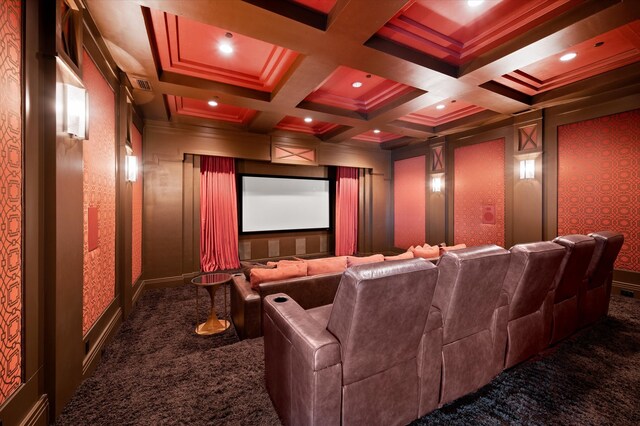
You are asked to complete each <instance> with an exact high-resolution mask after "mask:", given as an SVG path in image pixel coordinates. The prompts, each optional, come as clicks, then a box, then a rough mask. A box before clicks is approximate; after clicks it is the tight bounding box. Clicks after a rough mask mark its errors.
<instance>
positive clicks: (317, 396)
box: [263, 259, 439, 425]
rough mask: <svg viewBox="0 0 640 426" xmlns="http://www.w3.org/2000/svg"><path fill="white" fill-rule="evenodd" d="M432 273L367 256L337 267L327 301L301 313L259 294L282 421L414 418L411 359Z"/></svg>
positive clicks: (281, 299)
mask: <svg viewBox="0 0 640 426" xmlns="http://www.w3.org/2000/svg"><path fill="white" fill-rule="evenodd" d="M437 277H438V269H437V268H436V267H435V266H434V265H433V264H431V263H430V262H427V261H425V260H423V259H411V260H400V261H390V262H384V263H372V264H365V265H360V266H355V267H352V268H349V269H348V270H347V271H346V272H345V273H344V275H343V277H342V280H341V282H340V285H339V287H338V291H337V293H336V297H335V300H334V303H333V306H332V307H331V309H329V308H327V307H324V308H323V307H321V308H315V309H312V310H310V311H305V310H304V309H302V308H301V307H300V306H299V305H298V304H297V303H296V302H295V301H294V300H292V299H291V298H289V297H287V296H286V295H285V294H277V295H271V296H267V297H266V298H265V309H264V323H263V324H264V346H265V370H266V374H265V375H266V384H267V390H268V392H269V395H270V397H271V399H272V401H273V403H274V406H275V407H276V411H277V412H278V414H279V416H280V418H281V420H282V421H283V422H284V423H285V424H294V425H299V424H305V425H328V424H335V425H337V424H367V425H374V424H380V425H392V424H406V423H408V422H410V421H411V420H413V419H415V418H417V417H418V411H419V407H418V406H419V402H418V401H419V395H420V392H421V388H420V386H421V382H420V377H419V372H418V367H417V366H418V363H419V361H418V357H419V355H420V351H421V348H423V347H424V345H427V343H426V342H424V341H423V335H424V331H425V325H426V323H427V316H428V314H429V309H430V307H431V302H432V298H433V294H434V291H435V286H436V281H437ZM327 316H328V318H327ZM438 349H439V348H438ZM436 352H439V350H438V351H436ZM437 360H439V357H438V358H437ZM437 370H438V376H437V379H438V381H439V368H438V369H437ZM434 408H436V407H435V406H434V407H432V409H434Z"/></svg>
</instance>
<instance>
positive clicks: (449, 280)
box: [433, 245, 511, 404]
mask: <svg viewBox="0 0 640 426" xmlns="http://www.w3.org/2000/svg"><path fill="white" fill-rule="evenodd" d="M510 257H511V256H510V253H509V252H508V251H507V250H505V249H503V248H502V247H498V246H496V245H485V246H480V247H472V248H467V249H462V250H457V251H451V252H448V253H445V254H444V255H443V256H442V258H441V259H440V261H439V262H438V269H439V270H440V276H439V278H438V284H437V286H436V292H435V295H434V297H433V309H434V310H436V311H439V312H440V315H441V316H442V323H443V327H442V331H443V334H442V339H443V340H442V343H443V346H442V384H441V392H440V394H441V396H440V404H446V403H447V402H450V401H453V400H454V399H456V398H459V397H461V396H463V395H465V394H467V393H469V392H473V391H475V390H477V389H479V388H480V387H482V386H484V385H485V384H487V383H489V381H491V379H492V378H493V377H494V376H496V375H497V374H498V373H500V371H502V368H503V365H504V353H505V347H506V338H507V319H508V314H509V307H508V305H507V302H508V297H507V294H506V293H505V292H504V290H503V284H504V278H505V275H506V273H507V269H508V268H509V260H510Z"/></svg>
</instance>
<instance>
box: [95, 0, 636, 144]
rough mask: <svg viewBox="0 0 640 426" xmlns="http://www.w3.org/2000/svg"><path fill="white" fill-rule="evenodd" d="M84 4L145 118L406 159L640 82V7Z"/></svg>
mask: <svg viewBox="0 0 640 426" xmlns="http://www.w3.org/2000/svg"><path fill="white" fill-rule="evenodd" d="M85 2H86V4H87V8H88V12H89V13H90V14H91V16H92V17H93V19H94V21H95V23H96V25H97V26H98V29H99V30H100V33H101V34H102V36H103V38H104V41H105V43H106V45H107V47H108V48H109V50H110V53H111V55H112V56H113V58H114V60H115V62H116V63H117V65H118V66H119V67H120V68H121V69H122V70H123V71H124V72H125V73H126V74H127V76H128V77H129V79H130V81H131V82H132V85H133V87H134V90H133V94H134V99H135V102H136V104H137V105H138V106H139V107H140V110H141V111H142V114H143V115H144V118H146V119H154V120H169V121H172V122H178V123H189V124H197V125H203V126H208V127H220V128H227V129H228V128H239V129H244V130H247V131H249V132H255V133H262V134H278V135H283V134H284V135H291V136H295V137H302V138H317V139H319V140H323V141H328V142H335V143H344V142H346V141H362V142H363V143H374V144H379V145H380V146H381V147H382V148H389V149H392V148H395V147H399V146H404V145H406V144H410V143H412V142H415V141H420V140H424V139H427V138H429V137H433V136H436V135H446V134H450V133H454V132H458V131H461V130H466V129H469V128H472V127H476V126H480V125H483V124H486V123H490V122H493V121H498V120H501V119H504V118H506V117H509V116H511V115H514V114H518V113H521V112H523V111H529V110H532V109H540V108H543V107H548V106H552V105H556V104H559V103H563V102H570V101H571V100H574V99H579V98H584V97H586V96H589V95H592V94H596V93H599V92H600V91H602V90H603V89H604V88H611V87H616V86H618V87H619V86H624V85H627V84H632V83H634V82H637V81H638V79H639V76H640V21H639V19H640V7H638V2H637V1H635V0H528V1H525V0H484V1H479V0H475V1H474V0H410V1H407V0H295V1H293V0H292V1H287V0H279V1H269V0H211V1H205V0H191V1H184V0H182V1H181V0H118V1H108V0H85ZM231 50H232V51H231ZM566 54H575V57H574V58H573V59H570V60H561V58H563V59H566V57H563V56H564V55H566ZM572 56H573V55H572ZM138 80H144V81H147V82H148V83H149V85H150V88H151V90H143V89H139V88H135V87H139V86H138V85H137V81H138ZM305 119H306V120H305Z"/></svg>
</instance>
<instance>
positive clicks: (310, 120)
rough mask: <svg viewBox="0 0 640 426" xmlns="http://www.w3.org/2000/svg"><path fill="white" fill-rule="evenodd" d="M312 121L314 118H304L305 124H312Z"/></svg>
mask: <svg viewBox="0 0 640 426" xmlns="http://www.w3.org/2000/svg"><path fill="white" fill-rule="evenodd" d="M312 121H313V118H311V117H305V118H304V122H305V123H311V122H312Z"/></svg>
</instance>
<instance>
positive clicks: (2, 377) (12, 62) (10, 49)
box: [0, 1, 23, 405]
mask: <svg viewBox="0 0 640 426" xmlns="http://www.w3.org/2000/svg"><path fill="white" fill-rule="evenodd" d="M0 37H2V41H3V46H4V47H3V48H1V49H0V77H1V78H0V170H1V172H0V174H1V175H2V183H0V188H1V191H0V259H2V262H0V332H1V333H2V339H1V340H0V405H1V404H2V403H4V401H5V400H6V399H7V398H8V397H9V396H10V395H11V394H13V392H14V391H15V390H16V389H17V388H18V386H20V383H21V382H22V379H21V376H22V365H23V361H22V306H23V303H22V268H23V264H22V253H23V251H22V239H23V235H22V224H23V219H22V214H23V205H22V204H23V202H22V187H23V186H22V180H23V170H22V157H23V146H22V2H20V1H8V2H4V3H3V6H2V9H1V10H0Z"/></svg>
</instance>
